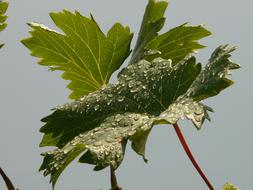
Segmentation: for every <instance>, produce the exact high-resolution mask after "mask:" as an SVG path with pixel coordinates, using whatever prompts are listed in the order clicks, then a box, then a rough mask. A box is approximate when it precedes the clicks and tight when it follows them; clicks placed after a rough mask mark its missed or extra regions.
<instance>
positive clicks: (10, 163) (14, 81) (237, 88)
mask: <svg viewBox="0 0 253 190" xmlns="http://www.w3.org/2000/svg"><path fill="white" fill-rule="evenodd" d="M146 3H147V0H125V1H124V0H106V1H101V0H72V1H69V0H54V1H51V0H43V1H38V0H22V1H20V0H12V1H10V7H9V10H8V12H7V14H8V16H9V18H8V20H7V22H8V24H9V25H8V28H6V30H5V31H3V32H2V33H1V34H0V41H1V42H4V43H5V46H4V47H3V48H2V49H1V51H0V57H1V69H0V78H1V79H0V83H1V85H0V86H1V93H0V105H1V106H0V115H1V117H0V123H1V126H0V152H1V153H0V166H1V167H2V168H3V169H4V170H5V171H6V173H7V174H8V175H9V177H10V178H11V179H12V181H13V183H14V184H15V186H16V187H17V188H20V189H22V190H35V189H36V190H49V189H51V186H50V185H49V177H47V178H45V177H43V175H42V173H39V172H38V168H39V166H40V164H41V162H42V157H41V156H40V153H41V152H44V151H45V150H48V149H47V148H46V149H45V148H43V149H42V148H39V146H38V144H39V142H40V141H41V138H42V134H41V133H39V128H40V127H41V126H42V123H41V122H40V119H41V118H43V117H44V116H46V115H48V114H49V113H50V109H51V108H53V107H55V106H57V105H61V104H63V103H65V102H68V101H70V100H68V99H67V96H68V94H69V92H70V91H69V90H68V89H66V84H67V81H64V80H62V79H61V78H60V77H59V76H60V73H59V72H48V71H47V68H45V67H42V66H40V65H38V64H36V62H37V60H38V59H37V58H34V57H31V56H30V52H29V51H28V50H27V49H26V48H25V47H24V46H23V45H22V44H21V43H20V40H21V39H23V38H26V37H28V36H29V34H28V30H29V27H28V26H27V25H26V23H27V22H31V21H35V22H39V23H42V24H44V25H47V26H49V27H52V28H53V29H56V30H57V28H56V27H55V26H54V24H53V23H52V21H51V19H50V17H49V16H48V13H49V12H52V11H54V12H55V11H61V10H62V9H68V10H78V11H80V12H81V13H82V14H83V15H87V16H88V15H89V13H90V12H91V13H92V14H93V15H94V17H95V18H96V20H97V22H98V23H99V24H100V26H101V28H102V30H103V31H105V32H106V31H107V30H108V28H110V27H111V26H112V25H113V24H114V23H115V22H121V23H122V24H124V25H128V26H130V28H131V31H133V32H134V33H135V37H136V36H137V32H138V30H139V24H140V22H141V19H142V16H143V11H144V8H145V6H146ZM252 7H253V1H251V0H241V1H231V0H222V1H220V0H212V1H203V0H191V1H186V0H170V5H169V8H168V10H167V12H166V17H167V20H166V25H165V27H164V30H163V31H166V30H168V29H170V28H171V27H174V26H177V25H180V24H182V23H184V22H189V24H191V25H194V24H203V23H204V24H205V26H206V27H207V28H208V29H209V30H211V31H212V32H213V35H212V36H211V37H208V38H207V39H205V40H202V41H201V42H202V44H204V45H206V46H208V47H207V48H206V49H204V50H201V51H199V54H198V55H197V57H198V60H199V61H201V62H203V63H205V62H206V61H207V59H208V57H209V56H210V54H211V52H212V51H213V50H214V49H215V48H216V47H217V46H219V45H221V44H231V45H236V46H238V50H237V51H236V52H235V53H233V57H232V59H233V60H234V61H235V62H237V63H239V64H240V65H241V66H242V68H241V69H240V70H237V71H235V72H234V73H233V76H232V79H233V80H235V85H233V86H232V87H231V88H229V89H227V90H225V91H224V92H222V93H221V94H220V95H219V96H217V97H214V98H211V99H210V100H208V101H205V103H206V104H207V105H209V106H211V107H212V108H213V109H214V110H215V113H213V114H211V118H212V121H211V122H210V123H208V122H206V123H205V124H204V126H203V129H202V130H201V131H197V130H196V129H195V127H194V126H193V125H192V124H191V122H189V121H184V122H180V124H181V125H182V126H181V128H182V131H183V132H184V134H185V137H186V139H187V140H188V143H189V146H190V147H191V149H192V151H193V152H194V154H195V157H196V159H197V160H198V162H199V164H200V166H201V167H202V169H203V170H204V171H205V173H206V174H207V176H208V177H209V179H210V181H212V183H213V185H214V186H215V187H216V188H217V190H219V189H221V187H222V185H223V184H224V183H225V182H227V181H231V182H233V183H235V184H236V185H237V186H238V187H240V189H242V190H250V189H252V187H251V186H252V185H251V184H252V179H253V174H252V171H253V164H252V160H253V149H252V146H253V138H252V134H253V127H252V126H251V125H252V124H251V122H252V121H253V117H252V114H251V113H252V110H251V108H252V107H253V101H252V99H251V98H252V97H253V89H252V83H251V82H253V75H252V71H253V70H252V69H253V65H252V64H251V62H252V61H251V59H252V52H251V51H252V44H253V38H252V34H253V25H252V24H253V12H252ZM135 40H136V38H134V41H133V42H135ZM133 45H134V43H132V47H133ZM113 80H115V77H114V78H113ZM147 157H148V159H149V163H148V164H145V163H144V162H143V160H142V158H141V157H140V156H138V155H136V154H135V153H134V152H133V151H132V150H131V148H130V147H129V146H128V148H127V151H126V157H125V159H124V161H123V163H122V165H121V166H120V167H119V169H118V170H117V176H118V182H119V184H120V185H121V186H122V187H123V190H135V189H141V190H155V189H171V190H172V189H173V190H184V189H187V190H204V189H207V187H206V185H205V184H204V182H203V181H202V179H201V178H200V177H199V175H198V174H197V172H196V171H195V169H194V168H193V166H192V165H191V163H190V161H189V160H188V158H187V156H186V155H185V153H184V151H183V150H182V147H181V145H180V144H179V142H178V139H177V138H176V134H175V132H174V130H173V129H172V128H171V127H168V126H159V127H155V128H154V130H153V131H152V133H151V135H150V138H149V141H148V143H147ZM92 168H93V166H91V165H87V164H80V163H78V162H77V161H74V162H73V164H71V165H69V167H67V169H66V170H65V171H64V172H63V174H62V176H61V177H60V179H59V181H58V183H57V186H56V190H99V189H103V190H108V189H109V187H110V183H109V182H110V181H109V170H108V169H105V170H103V171H100V172H94V171H92ZM0 189H1V190H2V189H3V190H4V189H5V185H4V183H3V181H2V180H1V179H0Z"/></svg>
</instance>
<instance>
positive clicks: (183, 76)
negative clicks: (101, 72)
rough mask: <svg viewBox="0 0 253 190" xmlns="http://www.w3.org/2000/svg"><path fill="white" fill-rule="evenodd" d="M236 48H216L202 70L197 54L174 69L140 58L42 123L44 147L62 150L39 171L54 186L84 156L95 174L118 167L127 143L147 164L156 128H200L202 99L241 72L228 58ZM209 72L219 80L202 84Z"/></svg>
mask: <svg viewBox="0 0 253 190" xmlns="http://www.w3.org/2000/svg"><path fill="white" fill-rule="evenodd" d="M232 50H234V48H230V47H228V46H220V47H218V48H217V49H216V50H215V51H214V53H213V55H212V57H211V58H210V60H209V63H208V64H207V66H206V67H205V68H204V69H201V64H200V63H196V59H195V57H193V56H192V57H189V58H188V59H185V60H184V61H182V62H180V63H179V64H176V65H173V64H172V62H171V60H165V59H162V58H157V59H154V60H153V61H152V62H149V61H146V60H142V61H139V62H138V63H137V64H131V65H129V66H128V67H127V68H125V69H124V70H123V72H122V73H121V75H120V77H119V81H118V83H116V84H108V85H106V86H104V87H102V88H100V89H98V90H97V91H94V92H92V93H90V94H88V95H87V96H83V97H82V98H80V99H79V100H76V101H74V102H71V103H68V104H65V105H63V106H60V107H58V108H56V109H55V111H54V112H53V113H52V114H51V115H49V116H47V117H45V118H44V119H42V121H43V122H45V125H44V126H43V127H42V128H41V132H42V133H44V134H45V135H44V137H43V139H42V142H41V146H56V147H58V148H57V149H55V150H53V151H49V152H46V153H43V156H44V162H43V164H42V166H41V168H40V170H43V171H44V175H49V174H51V182H52V184H53V186H54V185H55V183H56V181H57V179H58V177H59V175H60V174H61V172H62V171H63V170H64V169H65V167H66V166H67V165H68V164H69V163H70V162H71V161H72V160H73V159H75V158H76V157H78V156H79V155H80V154H81V153H83V155H81V157H80V159H79V161H80V162H82V163H89V164H93V165H95V168H94V170H101V169H103V168H105V167H107V166H109V165H111V166H112V167H113V168H114V169H116V168H117V167H118V166H119V165H120V163H121V162H122V160H123V158H124V153H125V147H126V144H127V141H128V140H130V141H132V148H133V149H134V151H136V153H137V154H140V155H141V156H143V158H144V160H145V161H146V157H145V144H146V141H147V138H148V135H149V133H150V131H151V129H152V127H153V126H154V125H156V124H160V123H169V124H174V123H176V122H177V121H178V120H179V119H183V118H187V119H189V120H191V121H192V122H193V124H194V125H195V126H196V128H197V129H200V128H201V126H202V124H203V122H204V121H205V119H208V120H210V117H209V115H208V111H212V109H211V108H209V107H208V106H206V105H204V104H203V103H202V102H200V100H202V99H204V98H207V97H209V96H213V95H214V93H213V91H215V92H217V93H218V92H219V91H221V90H222V89H224V88H226V87H228V85H220V84H221V83H222V81H224V80H228V79H227V78H226V77H227V74H228V71H229V70H230V69H235V68H239V66H238V65H237V64H235V63H233V62H231V61H230V60H229V59H228V57H229V56H230V53H231V51H232ZM217 63H219V64H217ZM221 65H222V66H221ZM217 70H218V71H217ZM216 71H217V72H216ZM209 72H211V73H212V72H215V74H216V75H217V78H215V80H214V78H213V77H206V78H205V80H202V78H203V76H204V75H207V74H206V73H209ZM199 81H200V82H199ZM231 84H232V83H230V85H231ZM202 85H203V86H208V88H207V90H206V91H204V90H203V88H200V87H198V86H202ZM217 89H218V90H217ZM198 97H201V98H198ZM203 97H204V98H203Z"/></svg>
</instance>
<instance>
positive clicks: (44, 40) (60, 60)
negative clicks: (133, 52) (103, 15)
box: [22, 10, 132, 99]
mask: <svg viewBox="0 0 253 190" xmlns="http://www.w3.org/2000/svg"><path fill="white" fill-rule="evenodd" d="M50 16H51V18H52V19H53V21H54V23H55V24H56V26H58V27H59V28H60V29H61V30H62V31H63V32H64V34H63V33H60V32H57V31H54V30H51V29H49V28H47V27H45V26H43V25H41V24H37V23H30V24H29V25H30V26H31V27H32V29H33V30H32V31H31V32H30V33H31V35H32V36H31V37H30V38H27V39H24V40H23V41H22V43H23V44H24V45H25V46H26V47H27V48H28V49H30V50H31V52H32V55H33V56H36V57H39V58H41V59H40V61H39V63H40V64H41V65H44V66H48V67H49V68H50V69H51V70H61V71H63V75H62V77H63V78H64V79H66V80H70V83H69V85H68V88H69V89H70V90H72V93H71V95H70V98H72V99H78V98H80V97H81V96H83V95H87V94H89V93H90V92H93V91H96V90H97V89H99V88H100V87H101V86H103V85H106V84H107V83H108V81H109V79H110V76H111V74H112V73H113V72H114V71H115V70H117V69H118V68H119V67H120V66H121V64H122V63H123V62H124V60H125V59H126V57H127V56H128V55H129V53H130V42H131V39H132V34H131V33H130V31H129V28H128V27H123V26H122V25H121V24H119V23H117V24H115V25H114V26H113V27H112V28H111V29H110V30H109V31H108V33H107V35H105V34H104V33H103V32H102V31H101V30H100V28H99V26H98V24H97V23H96V21H95V20H94V19H93V17H92V16H91V18H87V17H84V16H82V15H81V14H80V13H78V12H75V13H71V12H69V11H66V10H64V11H63V12H60V13H51V14H50Z"/></svg>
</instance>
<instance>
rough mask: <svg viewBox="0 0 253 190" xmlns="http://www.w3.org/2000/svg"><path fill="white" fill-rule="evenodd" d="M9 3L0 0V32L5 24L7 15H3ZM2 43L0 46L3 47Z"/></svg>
mask: <svg viewBox="0 0 253 190" xmlns="http://www.w3.org/2000/svg"><path fill="white" fill-rule="evenodd" d="M8 5H9V3H7V2H4V1H0V32H1V31H3V30H4V29H5V28H6V26H7V24H6V23H5V21H6V19H7V16H6V15H4V14H5V13H6V11H7V8H8ZM3 45H4V44H0V48H1V47H3Z"/></svg>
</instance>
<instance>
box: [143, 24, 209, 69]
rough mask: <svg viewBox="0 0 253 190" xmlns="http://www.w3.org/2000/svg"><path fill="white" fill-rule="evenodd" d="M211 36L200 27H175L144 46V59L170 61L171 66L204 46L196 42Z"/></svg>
mask: <svg viewBox="0 0 253 190" xmlns="http://www.w3.org/2000/svg"><path fill="white" fill-rule="evenodd" d="M209 35H211V32H209V31H208V30H206V29H205V28H204V27H203V26H202V25H200V26H188V25H186V24H183V25H180V26H178V27H175V28H173V29H171V30H169V31H168V32H166V33H164V34H161V35H159V36H156V37H155V38H154V39H152V40H151V41H150V42H149V43H148V44H147V45H146V46H145V50H146V51H145V52H144V57H143V58H144V59H146V60H153V59H154V58H156V57H161V58H163V59H171V60H172V63H173V64H177V63H179V62H180V61H181V60H182V59H184V58H185V57H186V56H187V55H189V54H190V53H193V52H194V51H196V50H197V49H201V48H204V47H205V46H203V45H201V44H199V43H198V42H197V40H200V39H202V38H204V37H207V36H209Z"/></svg>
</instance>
